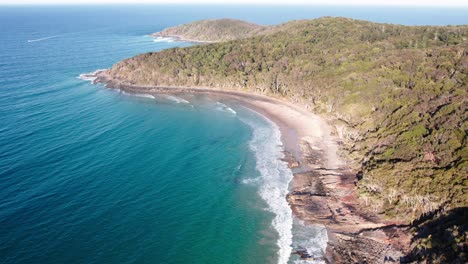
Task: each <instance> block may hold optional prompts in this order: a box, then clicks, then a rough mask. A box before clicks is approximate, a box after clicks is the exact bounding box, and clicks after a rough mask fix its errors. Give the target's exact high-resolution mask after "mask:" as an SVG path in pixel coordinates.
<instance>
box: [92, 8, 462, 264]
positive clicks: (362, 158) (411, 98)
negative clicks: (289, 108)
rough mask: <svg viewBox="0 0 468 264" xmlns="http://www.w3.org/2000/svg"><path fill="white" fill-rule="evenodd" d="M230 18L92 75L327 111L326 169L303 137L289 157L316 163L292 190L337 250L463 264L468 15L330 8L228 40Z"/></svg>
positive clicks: (346, 255) (293, 200)
mask: <svg viewBox="0 0 468 264" xmlns="http://www.w3.org/2000/svg"><path fill="white" fill-rule="evenodd" d="M229 21H230V20H222V22H220V25H219V27H213V24H216V22H213V21H211V22H209V23H206V24H204V23H200V22H198V23H197V24H188V25H187V26H185V27H184V26H181V27H179V29H183V30H174V29H172V30H167V31H162V33H160V34H159V35H157V36H173V37H179V38H181V39H187V38H191V37H192V35H191V34H189V33H187V32H199V31H204V26H206V29H209V30H208V31H207V32H211V31H212V30H214V31H217V32H218V33H216V34H215V33H212V35H213V36H215V37H214V38H211V39H208V38H205V37H203V38H202V39H198V40H200V41H214V42H219V43H212V44H208V45H199V46H193V47H189V48H175V49H168V50H164V51H161V52H151V53H146V54H142V55H138V56H136V57H133V58H129V59H126V60H123V61H121V62H119V63H117V64H115V65H114V66H112V68H111V69H109V70H107V71H104V72H102V73H101V74H100V75H99V78H98V81H101V82H105V83H108V84H109V85H110V86H114V87H115V86H119V87H123V88H127V89H132V88H131V87H139V88H138V90H139V91H140V90H142V89H143V90H144V89H150V88H149V87H209V88H212V89H217V90H222V91H238V92H250V93H255V94H260V95H266V96H270V97H272V98H276V99H279V100H283V101H287V102H289V103H292V104H294V105H296V106H301V107H303V108H304V109H308V111H310V112H312V113H315V114H318V115H320V116H322V117H323V118H324V119H326V120H327V121H328V124H329V125H330V126H331V128H332V129H331V134H332V136H333V138H334V140H335V142H336V143H337V144H338V145H339V153H340V155H341V159H343V160H344V164H343V165H341V166H338V167H337V166H327V160H326V158H323V153H321V152H320V151H319V150H317V149H323V148H326V147H327V146H322V148H317V147H316V146H311V145H310V144H308V143H307V142H302V143H301V146H302V147H301V148H302V156H301V158H299V159H298V160H296V161H292V162H291V164H293V163H298V164H302V165H304V163H307V164H310V165H311V167H310V170H309V171H307V172H305V173H298V174H296V175H295V177H294V180H293V183H292V187H293V190H292V192H291V193H290V195H289V196H288V197H287V199H288V201H289V203H290V205H291V208H292V209H293V211H294V213H295V214H296V215H297V216H298V217H299V218H301V219H303V220H305V221H307V222H309V223H321V224H324V225H325V226H327V228H329V230H331V231H332V232H331V237H332V239H331V241H330V244H329V252H328V254H329V256H328V258H329V260H330V261H334V262H337V263H349V262H367V263H381V262H385V261H397V260H396V259H394V258H393V256H399V254H398V253H394V252H393V251H395V252H396V251H398V252H401V253H403V255H402V256H401V257H400V261H402V262H405V261H408V262H409V261H418V262H423V261H429V262H434V263H446V262H452V263H463V262H465V261H466V260H467V256H466V250H467V243H466V223H467V206H468V193H467V185H468V176H467V175H468V166H467V160H468V148H467V139H466V134H467V129H468V123H467V120H468V111H467V108H468V88H467V87H468V44H467V38H468V26H447V27H429V26H418V27H408V26H401V25H392V24H378V23H371V22H367V21H359V20H352V19H346V18H329V17H326V18H320V19H314V20H303V21H292V22H289V23H285V24H282V25H279V26H273V27H262V26H258V27H256V26H253V25H251V24H249V25H248V26H247V27H246V28H247V29H246V30H243V31H242V32H243V33H242V34H238V35H236V34H231V33H229V34H228V35H226V37H222V35H223V34H224V33H223V32H225V31H219V28H225V26H224V24H226V23H227V24H229V23H230V22H229ZM235 24H236V25H237V24H238V22H236V23H235ZM194 25H196V26H194ZM195 29H196V30H195ZM164 32H165V33H164ZM210 34H211V33H210ZM193 36H194V35H193ZM225 40H229V41H227V42H226V41H225ZM167 89H170V88H167ZM292 159H293V160H294V158H292ZM320 207H323V208H320ZM317 213H322V214H321V215H320V214H317ZM317 215H318V216H317ZM385 241H387V242H385ZM363 248H365V249H366V250H363Z"/></svg>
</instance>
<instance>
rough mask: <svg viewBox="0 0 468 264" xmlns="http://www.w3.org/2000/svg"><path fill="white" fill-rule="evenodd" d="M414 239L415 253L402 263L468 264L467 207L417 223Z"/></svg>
mask: <svg viewBox="0 0 468 264" xmlns="http://www.w3.org/2000/svg"><path fill="white" fill-rule="evenodd" d="M417 222H418V223H415V227H414V230H415V231H416V235H415V236H414V237H413V238H412V241H411V244H412V247H413V248H412V250H411V252H410V253H409V254H408V255H406V256H405V257H404V258H403V259H401V262H402V263H409V262H414V261H417V262H424V263H468V257H467V252H468V245H467V242H466V232H467V231H468V230H467V228H466V226H467V223H468V207H460V208H456V209H453V210H450V211H447V212H444V213H440V214H438V215H437V216H435V217H433V218H431V219H429V220H423V221H421V222H419V221H417Z"/></svg>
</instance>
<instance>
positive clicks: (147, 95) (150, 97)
mask: <svg viewBox="0 0 468 264" xmlns="http://www.w3.org/2000/svg"><path fill="white" fill-rule="evenodd" d="M133 95H134V96H136V97H142V98H149V99H156V97H154V95H151V94H133Z"/></svg>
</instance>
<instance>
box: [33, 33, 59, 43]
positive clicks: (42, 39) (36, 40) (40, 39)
mask: <svg viewBox="0 0 468 264" xmlns="http://www.w3.org/2000/svg"><path fill="white" fill-rule="evenodd" d="M63 35H65V34H61V35H54V36H49V37H45V38H38V39H28V43H31V42H39V41H44V40H48V39H52V38H57V37H60V36H63Z"/></svg>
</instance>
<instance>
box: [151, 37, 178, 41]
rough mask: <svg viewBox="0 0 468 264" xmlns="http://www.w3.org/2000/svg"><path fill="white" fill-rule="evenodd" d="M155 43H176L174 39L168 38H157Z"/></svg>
mask: <svg viewBox="0 0 468 264" xmlns="http://www.w3.org/2000/svg"><path fill="white" fill-rule="evenodd" d="M153 41H154V42H174V39H173V38H168V37H157V38H155V39H153Z"/></svg>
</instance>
